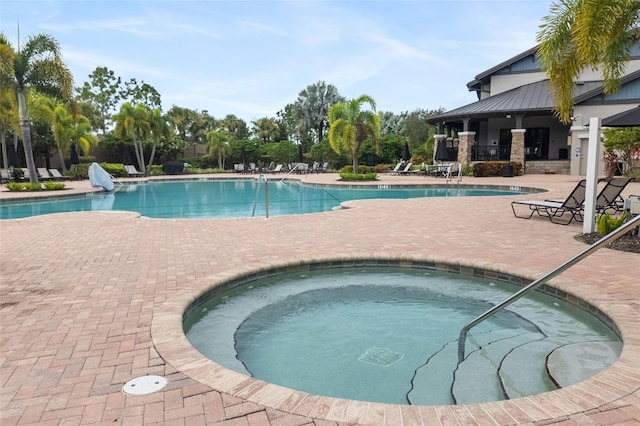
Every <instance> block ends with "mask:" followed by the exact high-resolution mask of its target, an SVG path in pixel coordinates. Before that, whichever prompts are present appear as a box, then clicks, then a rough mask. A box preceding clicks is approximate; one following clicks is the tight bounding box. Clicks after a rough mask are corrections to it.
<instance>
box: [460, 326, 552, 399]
mask: <svg viewBox="0 0 640 426" xmlns="http://www.w3.org/2000/svg"><path fill="white" fill-rule="evenodd" d="M490 336H491V337H492V340H491V341H486V342H484V343H482V344H481V345H478V347H477V348H476V349H475V350H472V351H471V352H469V353H468V354H467V357H466V359H465V360H464V362H462V363H460V365H459V366H458V370H457V371H456V372H455V380H454V383H453V389H452V390H453V395H454V398H455V401H456V403H457V404H476V403H481V402H489V401H497V400H501V399H504V392H503V389H502V386H501V383H500V379H499V377H498V368H499V367H500V364H501V363H502V361H503V359H504V357H505V356H506V355H507V354H508V353H509V352H510V351H511V350H513V348H514V347H518V346H521V345H526V344H527V343H529V342H532V341H536V340H539V339H541V338H543V337H544V336H543V335H542V334H540V333H535V332H530V331H527V330H520V332H517V331H516V330H504V331H502V332H494V333H489V334H488V335H487V336H486V337H490Z"/></svg>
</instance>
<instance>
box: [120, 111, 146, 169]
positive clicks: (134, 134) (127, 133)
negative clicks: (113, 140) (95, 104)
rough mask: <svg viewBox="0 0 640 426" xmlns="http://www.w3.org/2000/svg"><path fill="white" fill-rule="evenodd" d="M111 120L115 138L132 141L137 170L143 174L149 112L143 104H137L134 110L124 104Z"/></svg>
mask: <svg viewBox="0 0 640 426" xmlns="http://www.w3.org/2000/svg"><path fill="white" fill-rule="evenodd" d="M112 119H113V121H114V122H115V123H116V128H115V134H116V136H118V137H119V138H122V139H126V138H128V137H130V138H131V139H132V140H133V148H134V151H135V153H136V160H137V161H138V169H139V170H140V171H142V172H145V171H146V167H145V164H144V147H143V143H144V141H145V139H146V138H148V137H149V135H150V133H151V125H150V124H149V110H148V109H147V107H146V106H144V104H137V105H136V106H135V108H134V107H133V106H132V105H131V103H129V102H125V103H124V104H122V106H121V107H120V112H118V113H117V114H114V115H113V117H112Z"/></svg>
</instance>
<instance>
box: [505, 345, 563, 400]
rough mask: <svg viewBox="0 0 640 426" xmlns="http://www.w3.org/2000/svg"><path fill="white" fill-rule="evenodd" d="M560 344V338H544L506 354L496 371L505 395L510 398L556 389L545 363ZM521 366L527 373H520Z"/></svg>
mask: <svg viewBox="0 0 640 426" xmlns="http://www.w3.org/2000/svg"><path fill="white" fill-rule="evenodd" d="M561 344H562V340H561V339H558V338H545V339H542V340H538V341H535V342H531V343H529V344H525V345H522V346H519V347H517V348H514V349H513V350H512V351H511V352H509V353H508V354H506V356H505V357H504V359H503V360H502V365H501V366H500V369H499V371H498V378H499V380H500V381H501V382H502V387H503V389H504V393H505V395H506V396H507V397H508V398H509V399H512V398H519V397H522V396H527V395H533V394H536V393H542V392H547V391H549V390H553V389H556V386H555V384H554V383H553V382H552V381H551V380H550V379H549V376H548V375H547V370H546V368H545V363H546V359H547V355H549V353H550V352H551V351H553V350H554V349H555V348H557V347H558V346H559V345H561ZM523 366H526V369H527V371H528V374H522V369H523Z"/></svg>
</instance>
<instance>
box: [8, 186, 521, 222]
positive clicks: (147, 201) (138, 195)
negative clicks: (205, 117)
mask: <svg viewBox="0 0 640 426" xmlns="http://www.w3.org/2000/svg"><path fill="white" fill-rule="evenodd" d="M264 191H265V185H264V182H260V183H258V182H257V180H256V179H217V180H215V179H214V180H205V179H199V180H177V181H155V182H148V183H143V184H125V185H121V186H117V187H116V190H115V191H114V192H112V193H95V194H90V195H87V196H77V197H62V198H57V199H49V200H38V201H36V200H30V201H27V202H4V203H0V218H2V219H15V218H22V217H30V216H36V215H43V214H49V213H63V212H75V211H92V210H124V211H134V212H139V213H140V214H141V215H143V216H147V217H152V218H228V217H252V216H257V217H264V216H265V215H266V208H265V192H264ZM523 191H526V189H520V188H514V189H513V190H507V189H477V188H469V187H464V186H450V187H437V188H434V187H422V188H420V187H411V188H406V187H404V188H393V187H388V185H386V186H381V187H372V188H368V187H362V186H360V187H339V186H317V185H304V184H300V183H297V182H290V181H283V182H280V181H270V182H269V183H268V196H269V216H279V215H290V214H301V213H315V212H324V211H329V210H331V209H334V208H336V207H339V206H340V203H341V202H343V201H348V200H360V199H372V198H416V197H461V196H489V195H515V194H521V193H522V192H523Z"/></svg>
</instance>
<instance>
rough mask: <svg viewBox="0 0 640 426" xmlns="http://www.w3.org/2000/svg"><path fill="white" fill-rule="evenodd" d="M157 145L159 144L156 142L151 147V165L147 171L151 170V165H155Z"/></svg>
mask: <svg viewBox="0 0 640 426" xmlns="http://www.w3.org/2000/svg"><path fill="white" fill-rule="evenodd" d="M156 145H157V143H156V142H154V143H153V146H152V147H151V157H149V165H148V166H147V170H149V171H150V170H151V165H152V164H153V159H154V157H155V156H156Z"/></svg>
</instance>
